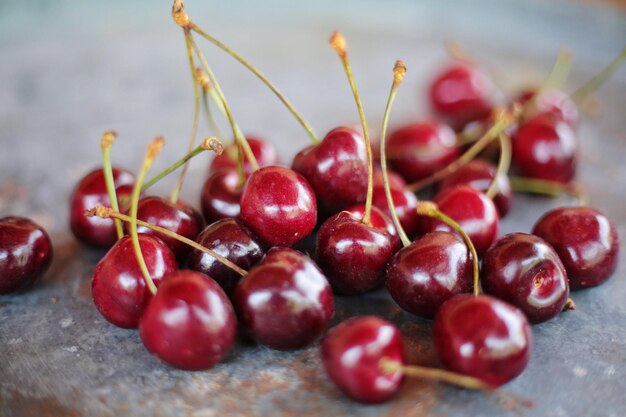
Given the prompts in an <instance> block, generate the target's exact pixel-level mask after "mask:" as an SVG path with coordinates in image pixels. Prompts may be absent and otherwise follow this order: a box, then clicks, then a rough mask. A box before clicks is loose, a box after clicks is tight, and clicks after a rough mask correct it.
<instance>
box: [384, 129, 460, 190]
mask: <svg viewBox="0 0 626 417" xmlns="http://www.w3.org/2000/svg"><path fill="white" fill-rule="evenodd" d="M386 152H387V155H386V156H387V161H388V163H389V165H391V166H392V167H393V169H394V170H396V171H397V172H398V173H400V175H402V176H403V177H404V179H405V180H407V181H409V182H413V181H418V180H420V179H422V178H425V177H427V176H429V175H431V174H432V173H433V172H435V171H437V170H439V169H440V168H443V167H445V166H446V165H448V164H449V163H450V162H452V161H454V160H455V159H457V158H458V157H459V155H460V149H459V147H458V146H457V144H456V135H455V133H454V131H453V130H452V129H450V127H448V126H446V125H444V124H442V123H438V122H421V123H413V124H410V125H408V126H404V127H402V128H400V129H398V130H395V131H394V132H392V133H391V135H389V139H388V140H387V144H386Z"/></svg>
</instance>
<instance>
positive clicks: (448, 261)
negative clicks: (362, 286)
mask: <svg viewBox="0 0 626 417" xmlns="http://www.w3.org/2000/svg"><path fill="white" fill-rule="evenodd" d="M471 259H472V257H471V254H470V252H469V250H468V249H467V246H466V245H465V242H463V239H461V238H460V237H459V236H458V235H457V234H456V233H454V234H453V233H449V232H432V233H427V234H425V235H424V236H422V237H421V238H419V239H417V240H416V241H414V242H413V243H411V244H410V245H409V246H407V247H405V248H403V249H400V250H399V251H398V252H397V253H396V254H395V255H394V256H393V258H392V259H391V261H390V262H389V266H388V267H387V273H386V281H385V283H386V284H387V289H388V290H389V294H391V297H392V298H393V299H394V300H395V302H396V303H398V305H399V306H400V307H401V308H402V309H403V310H406V311H408V312H409V313H411V314H415V315H416V316H419V317H423V318H426V319H431V320H432V319H433V318H434V317H435V314H436V313H437V311H438V310H439V308H440V307H441V305H442V304H443V303H444V302H445V301H446V300H448V299H449V298H450V297H452V296H454V295H457V294H462V293H469V292H471V291H472V288H473V276H472V260H471Z"/></svg>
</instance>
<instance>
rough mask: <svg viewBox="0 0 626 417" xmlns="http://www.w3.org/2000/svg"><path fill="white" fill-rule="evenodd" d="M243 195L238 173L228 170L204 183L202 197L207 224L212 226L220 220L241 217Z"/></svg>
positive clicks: (213, 175) (220, 172) (201, 202)
mask: <svg viewBox="0 0 626 417" xmlns="http://www.w3.org/2000/svg"><path fill="white" fill-rule="evenodd" d="M242 193H243V187H241V186H240V185H239V174H237V171H235V170H232V169H226V170H221V171H218V172H216V173H214V174H212V175H211V176H210V177H209V178H208V179H207V180H206V182H205V183H204V186H203V187H202V194H201V196H200V205H201V207H202V214H203V215H204V219H205V220H206V222H207V223H209V224H211V223H213V222H215V221H217V220H220V219H226V218H229V217H239V213H240V211H241V206H240V203H241V194H242Z"/></svg>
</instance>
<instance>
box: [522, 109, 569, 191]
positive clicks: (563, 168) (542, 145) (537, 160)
mask: <svg viewBox="0 0 626 417" xmlns="http://www.w3.org/2000/svg"><path fill="white" fill-rule="evenodd" d="M512 139H513V140H512V151H513V155H512V156H513V163H514V164H515V165H516V166H517V168H518V169H519V171H520V172H521V173H522V174H523V175H525V176H527V177H530V178H538V179H542V180H548V181H556V182H563V183H566V182H569V181H571V180H572V179H574V177H575V175H576V167H577V164H578V142H577V140H576V135H575V133H574V131H573V130H572V128H571V127H570V126H569V125H568V124H567V123H565V122H563V121H562V120H560V119H558V118H556V117H554V116H553V115H551V114H549V113H543V114H540V115H538V116H536V117H534V118H533V119H531V120H529V121H527V122H526V123H524V124H522V125H521V126H520V127H519V129H518V130H517V132H515V134H514V135H513V138H512Z"/></svg>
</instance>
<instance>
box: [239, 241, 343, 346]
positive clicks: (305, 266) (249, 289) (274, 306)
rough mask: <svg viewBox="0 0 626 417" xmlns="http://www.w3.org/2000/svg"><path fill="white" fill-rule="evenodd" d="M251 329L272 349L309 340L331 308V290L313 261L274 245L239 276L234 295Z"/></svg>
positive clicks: (247, 325)
mask: <svg viewBox="0 0 626 417" xmlns="http://www.w3.org/2000/svg"><path fill="white" fill-rule="evenodd" d="M233 304H234V306H235V309H236V311H237V315H238V317H239V319H240V320H241V322H242V324H243V325H244V327H245V328H246V329H247V331H248V332H249V333H250V335H251V336H252V337H253V338H254V339H256V340H257V341H258V342H259V343H261V344H263V345H266V346H269V347H271V348H273V349H279V350H292V349H300V348H303V347H305V346H307V345H309V344H310V343H312V342H313V341H314V340H315V339H316V338H317V337H318V336H319V335H320V334H321V332H322V331H323V330H324V329H325V328H326V326H327V325H328V323H329V321H330V319H331V317H332V314H333V312H334V301H333V295H332V290H331V288H330V285H329V284H328V281H327V280H326V277H324V275H323V274H322V272H321V271H320V270H319V268H318V267H317V265H315V263H314V262H313V261H312V260H311V259H309V258H308V257H307V256H305V255H303V254H302V253H300V252H298V251H295V250H293V249H289V248H272V249H270V250H269V251H268V252H267V255H266V256H265V258H263V260H262V261H261V262H260V263H259V264H257V265H256V266H255V267H253V268H252V269H251V270H250V271H249V272H248V274H247V275H246V276H245V277H243V279H242V280H241V282H240V283H239V285H238V286H237V288H236V289H235V293H234V296H233Z"/></svg>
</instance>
